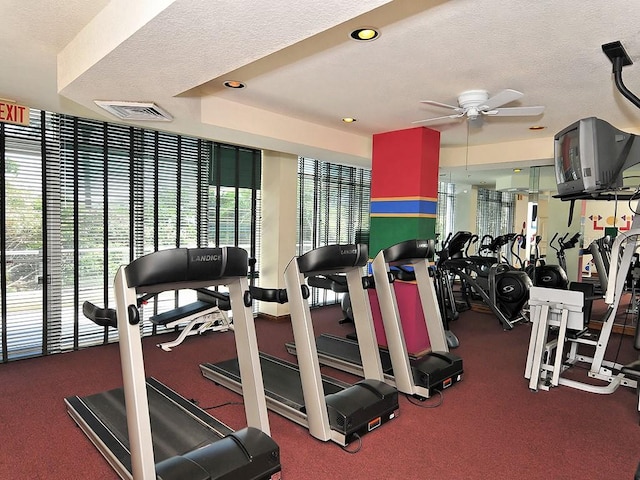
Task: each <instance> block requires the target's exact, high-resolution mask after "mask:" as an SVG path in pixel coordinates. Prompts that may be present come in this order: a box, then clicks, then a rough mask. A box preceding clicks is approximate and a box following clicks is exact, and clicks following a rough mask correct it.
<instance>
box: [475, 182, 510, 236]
mask: <svg viewBox="0 0 640 480" xmlns="http://www.w3.org/2000/svg"><path fill="white" fill-rule="evenodd" d="M514 209H515V195H514V194H513V193H510V192H497V191H495V190H487V189H486V188H479V189H478V210H477V217H476V232H477V234H478V236H479V237H480V238H482V237H483V236H485V235H491V236H492V237H494V238H495V237H497V236H499V235H504V234H507V233H512V232H513V222H514Z"/></svg>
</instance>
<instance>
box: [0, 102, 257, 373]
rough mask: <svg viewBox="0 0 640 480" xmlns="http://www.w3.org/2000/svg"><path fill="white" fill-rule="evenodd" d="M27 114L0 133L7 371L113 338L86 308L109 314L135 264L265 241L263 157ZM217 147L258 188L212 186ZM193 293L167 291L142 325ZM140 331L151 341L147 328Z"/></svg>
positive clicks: (155, 301) (142, 132)
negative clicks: (258, 219) (148, 257)
mask: <svg viewBox="0 0 640 480" xmlns="http://www.w3.org/2000/svg"><path fill="white" fill-rule="evenodd" d="M31 115H32V117H31V124H30V126H28V127H24V126H14V125H5V124H0V161H1V163H2V170H3V172H4V175H3V179H2V180H0V189H1V190H2V193H3V202H2V209H1V216H0V221H1V223H2V227H3V228H2V232H1V234H0V240H1V244H0V247H1V248H0V250H1V251H0V255H1V256H2V272H1V275H0V281H1V284H0V287H1V293H2V298H1V300H2V301H1V303H0V310H1V315H2V322H1V327H0V328H1V332H2V350H1V351H2V360H3V361H8V360H12V359H16V358H23V357H26V356H35V355H45V354H50V353H56V352H60V351H66V350H70V349H77V348H80V347H82V346H87V345H93V344H96V343H104V342H108V341H112V340H114V339H115V338H116V337H117V332H116V331H115V330H111V331H107V329H104V328H102V327H99V326H97V325H95V324H93V323H92V322H91V321H89V320H87V319H86V318H84V316H83V315H82V304H83V302H84V301H85V300H88V301H90V302H92V303H95V304H97V305H101V306H102V305H106V306H111V307H113V306H114V305H115V302H114V297H113V293H112V288H111V285H112V282H113V278H114V276H115V273H116V271H117V269H118V268H119V266H120V265H123V264H127V263H129V262H130V261H131V260H133V259H134V258H138V257H140V256H142V255H144V254H147V253H150V252H153V251H156V250H161V249H165V248H172V247H197V246H214V245H215V246H217V245H239V246H242V247H243V248H247V250H249V251H250V254H251V255H253V256H254V257H255V254H256V252H257V250H256V248H255V246H256V242H257V240H256V238H257V237H258V235H257V232H256V230H255V227H253V226H251V225H250V224H251V221H252V219H255V215H257V211H258V202H259V189H258V188H259V187H256V185H258V186H259V184H260V176H259V175H260V170H259V162H260V152H259V151H253V150H249V149H242V148H240V147H234V146H220V145H217V144H214V143H213V142H210V141H207V140H202V139H197V138H190V137H184V136H180V135H175V134H169V133H163V132H157V131H152V130H145V129H140V128H137V127H131V126H124V125H115V124H109V123H103V122H98V121H94V120H86V119H80V118H76V117H70V116H66V115H59V114H54V113H48V112H38V111H35V110H32V111H31ZM220 149H224V151H225V152H228V155H227V157H228V156H231V158H232V159H233V161H234V162H236V163H233V166H235V167H236V168H237V167H238V164H237V159H239V158H244V157H245V156H248V157H249V158H250V160H251V162H252V163H251V165H252V170H251V171H252V172H253V173H252V177H251V178H252V180H253V183H251V184H250V185H248V186H245V185H242V186H239V184H237V183H236V184H235V185H234V184H233V181H232V182H231V183H230V185H229V186H227V185H221V183H220V182H221V181H222V179H221V178H220V177H218V178H211V175H210V165H212V164H214V163H215V160H217V159H218V157H217V156H216V152H218V153H219V152H220ZM240 152H242V153H240ZM218 156H220V155H218ZM225 158H226V157H225ZM229 162H230V161H227V164H225V163H224V162H223V164H221V166H220V167H219V168H220V169H221V171H222V172H226V171H227V169H229V168H230V165H231V163H229ZM256 163H257V164H258V167H255V164H256ZM233 178H234V179H237V178H238V177H237V175H236V176H234V177H233ZM212 181H213V183H212ZM227 183H228V182H227ZM224 189H228V190H227V191H225V192H224V193H221V192H222V191H223V190H224ZM221 198H223V199H224V202H223V201H221ZM222 204H224V205H225V207H223V208H220V207H219V206H220V205H222ZM229 205H230V206H229ZM212 211H213V212H215V216H213V215H210V212H212ZM247 225H249V226H247ZM254 225H255V222H254ZM221 226H222V227H221ZM193 295H194V294H193ZM193 295H192V294H191V292H179V293H175V292H165V293H163V294H161V295H159V296H158V297H157V298H154V299H152V300H151V301H150V302H149V303H148V304H147V305H145V306H144V307H143V308H142V314H143V318H144V319H148V318H149V317H150V316H151V315H154V314H156V313H159V312H163V311H166V310H169V309H172V308H174V307H175V306H177V305H179V304H184V303H186V302H188V301H190V298H191V297H192V296H193ZM144 329H145V330H144V333H153V332H155V328H154V327H153V326H152V324H151V323H150V322H145V323H144Z"/></svg>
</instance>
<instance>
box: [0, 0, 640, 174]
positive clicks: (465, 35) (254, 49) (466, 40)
mask: <svg viewBox="0 0 640 480" xmlns="http://www.w3.org/2000/svg"><path fill="white" fill-rule="evenodd" d="M0 16H1V17H2V18H3V29H2V31H1V33H0V36H1V37H2V41H1V42H0V61H2V64H3V68H2V72H3V73H2V75H1V76H0V97H5V98H12V99H15V100H17V101H18V102H20V103H23V104H27V105H31V106H33V107H37V108H46V109H49V110H53V111H59V112H63V113H74V114H80V115H84V116H89V117H94V118H100V119H108V120H113V119H112V118H110V117H109V116H108V114H106V113H105V112H103V111H102V110H100V109H99V108H98V107H96V106H95V104H94V103H93V101H94V100H131V101H154V102H156V103H158V104H159V105H160V106H161V107H163V108H164V109H166V110H168V111H169V112H171V114H172V115H173V116H174V118H175V120H174V122H172V123H171V124H160V125H154V128H162V129H169V130H173V131H178V132H183V133H191V134H194V135H202V136H207V137H209V138H213V139H216V140H220V141H229V142H240V143H244V144H247V145H251V146H255V147H259V148H266V149H274V150H280V151H283V152H288V153H293V154H301V155H309V156H316V157H318V158H323V159H327V160H334V161H335V160H340V159H341V158H342V159H344V161H345V162H346V163H352V164H360V165H364V166H367V165H368V162H369V158H370V148H371V137H372V135H374V134H376V133H381V132H387V131H392V130H400V129H405V128H413V127H415V126H416V125H414V124H412V122H413V121H415V120H420V119H424V118H429V117H437V116H441V115H446V114H448V113H451V112H450V111H447V110H444V109H440V108H437V107H433V106H429V105H425V104H421V103H420V101H421V100H427V99H429V100H435V101H439V102H443V103H448V104H452V103H453V104H455V103H456V97H457V96H458V94H459V93H461V92H462V91H465V90H470V89H485V90H488V91H489V92H490V94H495V93H497V92H499V91H501V90H503V89H505V88H511V89H515V90H519V91H521V92H523V93H524V94H525V95H524V97H523V98H522V99H521V100H519V101H516V102H514V103H512V104H509V105H508V106H526V105H544V106H545V107H546V109H545V112H544V114H543V115H540V116H537V117H523V118H513V117H495V118H488V119H486V120H485V122H484V123H483V124H482V126H480V127H470V128H469V129H467V126H468V125H467V123H466V122H464V121H461V122H455V123H450V124H447V125H434V126H430V127H429V128H434V129H436V130H439V131H441V141H442V145H443V147H445V148H453V147H462V148H464V149H467V145H468V146H470V147H474V146H479V145H487V144H496V143H504V142H516V141H517V142H524V143H523V147H522V148H521V149H524V150H526V149H527V145H528V144H527V142H536V141H540V139H544V141H546V142H548V143H549V144H550V143H551V140H550V139H551V137H552V136H553V134H554V133H555V132H556V131H558V130H560V129H562V128H564V127H565V126H567V125H568V124H570V123H572V122H574V121H576V120H578V119H580V118H583V117H588V116H598V117H600V118H603V119H605V120H607V121H609V122H610V123H612V124H614V125H615V126H616V127H618V128H621V129H634V128H637V127H640V110H638V109H637V108H636V107H634V106H632V105H631V104H630V103H629V102H628V101H627V100H625V99H624V98H622V97H621V95H620V94H619V93H618V92H617V91H616V89H615V87H614V84H613V81H612V78H611V77H612V76H611V63H610V62H609V60H608V59H607V57H606V56H605V55H604V54H603V53H602V50H601V45H602V44H604V43H608V42H612V41H616V40H620V41H622V43H623V45H624V46H625V48H626V50H627V52H628V53H629V55H630V57H631V58H632V60H633V61H634V62H635V63H634V64H633V65H631V66H628V67H625V69H624V71H623V78H624V80H625V83H626V85H627V86H628V88H629V89H630V90H631V91H634V92H640V70H639V69H640V67H638V65H637V62H638V61H640V35H638V26H637V25H638V23H637V20H638V19H639V18H640V2H629V1H628V0H609V1H607V2H603V1H599V0H563V1H546V0H542V1H538V2H521V1H516V0H511V1H508V0H485V1H482V2H478V1H472V0H450V1H442V0H440V1H438V0H394V1H388V0H359V1H358V2H345V1H343V0H324V1H322V2H318V1H316V0H300V1H296V2H290V1H282V0H271V1H269V2H265V1H261V0H244V1H242V2H237V1H230V0H218V1H212V0H174V1H172V0H137V1H136V2H131V1H130V0H112V1H107V0H92V1H82V0H41V1H38V2H24V1H19V0H0ZM361 26H375V27H377V28H379V30H380V32H381V36H380V38H378V39H377V40H375V41H373V42H369V43H358V42H355V41H353V40H351V39H350V38H349V33H350V31H351V30H352V29H354V28H356V27H361ZM228 79H234V80H241V81H243V82H245V83H246V85H247V87H246V88H244V89H241V90H229V89H225V88H224V87H222V86H221V85H222V82H223V81H224V80H228ZM344 116H351V117H355V118H357V122H355V123H353V124H350V125H345V124H343V123H342V122H341V120H340V119H341V118H342V117H344ZM534 124H540V125H544V126H546V127H547V128H546V129H545V130H542V131H539V132H532V131H530V130H529V129H528V127H529V126H531V125H534ZM551 149H552V147H551V146H550V147H549V149H548V151H550V150H551ZM498 151H499V150H498ZM468 152H469V149H467V153H466V154H465V160H464V162H465V170H467V169H469V170H474V171H479V170H480V169H481V167H479V166H476V165H474V162H473V159H472V158H470V157H472V156H470V155H469V153H468ZM517 157H518V158H515V157H514V158H513V160H512V163H514V164H516V163H520V164H522V165H524V166H528V165H532V164H544V163H545V162H546V163H548V158H540V155H539V154H538V153H537V152H536V153H535V154H534V153H532V156H531V157H530V158H527V156H526V153H525V154H524V155H518V156H517ZM543 157H548V155H546V154H545V155H543ZM501 161H502V162H505V161H507V162H508V161H510V159H509V158H508V157H506V158H504V159H501ZM502 166H503V167H504V165H502ZM491 168H496V166H492V167H491ZM491 168H490V170H491ZM454 170H455V169H454ZM495 175H496V171H495V170H494V171H492V172H490V175H489V177H495ZM467 176H468V177H469V178H471V177H472V175H469V174H467ZM473 177H474V178H480V174H479V173H474V175H473ZM470 181H471V180H470Z"/></svg>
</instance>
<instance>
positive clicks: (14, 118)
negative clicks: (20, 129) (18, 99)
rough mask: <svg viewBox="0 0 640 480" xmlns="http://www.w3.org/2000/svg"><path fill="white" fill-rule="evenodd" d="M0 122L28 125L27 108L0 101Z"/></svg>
mask: <svg viewBox="0 0 640 480" xmlns="http://www.w3.org/2000/svg"><path fill="white" fill-rule="evenodd" d="M0 122H5V123H13V124H15V125H25V126H28V125H29V107H25V106H24V105H18V104H17V103H13V102H7V101H2V100H0Z"/></svg>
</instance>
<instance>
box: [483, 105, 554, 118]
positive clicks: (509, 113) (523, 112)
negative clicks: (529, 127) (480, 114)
mask: <svg viewBox="0 0 640 480" xmlns="http://www.w3.org/2000/svg"><path fill="white" fill-rule="evenodd" d="M542 112H544V107H506V108H497V109H495V110H490V111H488V112H485V115H488V116H490V117H491V116H492V117H526V116H533V115H540V114H541V113H542Z"/></svg>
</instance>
